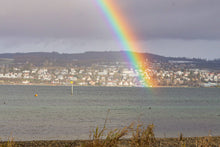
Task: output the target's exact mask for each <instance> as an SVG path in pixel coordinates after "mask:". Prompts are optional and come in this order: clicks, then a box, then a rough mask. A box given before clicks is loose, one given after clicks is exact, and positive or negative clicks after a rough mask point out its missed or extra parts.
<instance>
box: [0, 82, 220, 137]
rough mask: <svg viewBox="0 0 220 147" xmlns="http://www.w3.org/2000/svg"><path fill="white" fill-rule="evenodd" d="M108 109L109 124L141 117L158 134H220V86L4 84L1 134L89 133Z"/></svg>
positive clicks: (0, 106) (0, 100) (0, 92)
mask: <svg viewBox="0 0 220 147" xmlns="http://www.w3.org/2000/svg"><path fill="white" fill-rule="evenodd" d="M35 93H37V94H38V97H34V94H35ZM108 109H110V113H109V115H108V121H107V128H109V129H113V128H121V127H123V126H125V125H128V124H130V123H132V122H134V121H141V122H143V123H144V124H146V125H147V124H150V123H154V125H155V134H156V136H157V137H177V136H178V134H179V132H182V133H183V135H184V136H205V135H208V134H209V133H211V134H212V135H218V136H219V135H220V89H219V88H150V89H147V88H118V87H74V94H73V95H71V87H68V86H60V87H50V86H0V138H1V139H3V140H4V139H7V137H9V136H14V138H15V140H55V139H65V140H69V139H88V138H89V134H90V131H91V130H93V129H94V128H95V127H96V126H100V127H102V126H103V124H104V122H105V119H106V115H107V111H108Z"/></svg>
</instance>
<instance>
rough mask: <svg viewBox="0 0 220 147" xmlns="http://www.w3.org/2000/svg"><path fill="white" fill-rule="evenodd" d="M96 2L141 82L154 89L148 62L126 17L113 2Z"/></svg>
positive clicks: (102, 0)
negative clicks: (148, 70)
mask: <svg viewBox="0 0 220 147" xmlns="http://www.w3.org/2000/svg"><path fill="white" fill-rule="evenodd" d="M95 1H96V2H97V4H98V6H99V8H100V9H101V11H102V12H103V14H104V15H105V17H106V19H107V21H108V23H109V24H110V26H111V28H112V30H113V31H114V33H115V35H116V36H117V38H118V40H119V41H120V44H121V45H122V47H123V49H124V50H125V51H126V52H125V53H126V56H127V58H128V60H129V62H130V63H131V65H132V66H133V67H134V68H135V69H136V70H137V71H138V78H139V81H142V85H143V86H144V87H152V86H153V82H152V80H151V79H150V77H149V74H148V72H147V69H148V68H147V67H148V62H147V61H146V58H145V57H144V56H143V54H140V53H141V52H142V51H141V48H140V47H139V45H138V44H137V39H136V37H135V35H134V34H133V33H132V31H131V30H132V29H131V28H130V27H129V25H128V23H127V22H126V20H125V17H123V15H122V13H121V12H120V11H119V9H118V8H117V6H116V5H115V4H114V2H113V0H95ZM143 63H145V65H144V64H143Z"/></svg>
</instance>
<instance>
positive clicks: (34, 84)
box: [0, 83, 218, 88]
mask: <svg viewBox="0 0 220 147" xmlns="http://www.w3.org/2000/svg"><path fill="white" fill-rule="evenodd" d="M7 85H9V86H51V87H56V86H57V87H58V86H72V85H71V84H69V85H61V84H36V83H30V84H22V83H20V84H10V83H8V84H0V86H7ZM73 86H74V87H121V88H218V87H190V86H154V87H138V86H92V85H73Z"/></svg>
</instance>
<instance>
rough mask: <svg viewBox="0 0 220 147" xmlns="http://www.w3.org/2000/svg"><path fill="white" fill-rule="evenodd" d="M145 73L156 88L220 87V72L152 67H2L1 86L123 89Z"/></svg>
mask: <svg viewBox="0 0 220 147" xmlns="http://www.w3.org/2000/svg"><path fill="white" fill-rule="evenodd" d="M138 74H142V76H144V77H145V78H146V79H147V80H151V81H153V83H154V85H156V86H190V87H191V86H193V87H200V86H207V87H210V86H219V83H220V72H219V71H209V70H200V69H196V68H192V69H190V68H186V67H184V68H179V67H178V66H176V65H175V66H171V67H170V65H169V68H167V66H166V68H165V67H163V66H161V65H160V64H159V65H158V64H157V65H153V64H152V65H151V67H150V68H149V69H147V71H138V70H134V69H133V68H128V67H127V66H125V65H122V64H115V65H101V64H95V65H92V66H90V67H88V66H81V67H78V66H75V67H28V68H27V67H25V66H19V67H10V66H5V65H1V66H0V84H52V85H70V82H71V81H73V83H74V85H79V86H122V87H123V86H124V87H139V86H141V85H142V83H143V82H144V81H140V80H139V79H138Z"/></svg>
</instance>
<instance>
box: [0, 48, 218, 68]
mask: <svg viewBox="0 0 220 147" xmlns="http://www.w3.org/2000/svg"><path fill="white" fill-rule="evenodd" d="M136 54H142V55H143V56H145V57H146V58H147V59H148V60H149V61H150V62H163V63H164V62H165V63H166V62H169V61H191V62H194V63H207V62H208V61H206V60H204V59H197V58H185V57H181V58H179V57H164V56H160V55H156V54H150V53H136ZM0 58H7V59H13V61H14V63H21V64H22V63H26V62H30V63H32V64H34V65H39V66H40V65H43V64H44V63H45V62H50V63H53V64H54V65H65V64H69V63H73V62H74V63H76V64H85V65H88V64H92V63H97V62H127V60H126V51H103V52H96V51H90V52H85V53H75V54H67V53H58V52H30V53H4V54H0ZM209 62H213V63H220V60H219V59H218V60H213V61H209Z"/></svg>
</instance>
